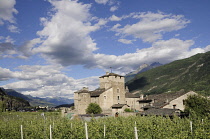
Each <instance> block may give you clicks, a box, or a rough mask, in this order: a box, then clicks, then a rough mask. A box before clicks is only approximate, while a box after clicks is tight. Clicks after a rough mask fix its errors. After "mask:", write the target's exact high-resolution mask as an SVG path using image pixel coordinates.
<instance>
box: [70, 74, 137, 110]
mask: <svg viewBox="0 0 210 139" xmlns="http://www.w3.org/2000/svg"><path fill="white" fill-rule="evenodd" d="M99 81H100V87H99V88H98V89H96V90H94V91H89V90H88V88H86V87H84V88H83V89H81V90H79V91H77V92H75V93H74V103H75V109H76V111H77V113H78V114H85V113H86V112H85V110H86V109H87V107H88V105H89V104H90V103H96V104H99V106H100V107H101V108H102V110H103V113H112V114H115V113H120V112H123V111H124V109H125V108H131V109H138V108H139V107H138V106H137V105H139V103H138V102H137V100H139V97H138V96H135V95H133V94H131V93H129V91H128V88H125V79H124V76H121V75H118V74H115V73H108V72H107V73H106V75H104V76H101V77H99Z"/></svg>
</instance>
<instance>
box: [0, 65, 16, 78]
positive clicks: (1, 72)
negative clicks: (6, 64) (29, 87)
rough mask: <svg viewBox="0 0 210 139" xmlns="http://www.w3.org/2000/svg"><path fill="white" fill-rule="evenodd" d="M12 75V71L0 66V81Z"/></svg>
mask: <svg viewBox="0 0 210 139" xmlns="http://www.w3.org/2000/svg"><path fill="white" fill-rule="evenodd" d="M13 77H14V74H13V72H12V71H10V70H9V69H6V68H1V67H0V81H5V80H9V79H12V78H13Z"/></svg>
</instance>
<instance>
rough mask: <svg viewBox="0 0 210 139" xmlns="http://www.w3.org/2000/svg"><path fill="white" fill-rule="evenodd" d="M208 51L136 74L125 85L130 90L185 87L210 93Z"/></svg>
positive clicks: (145, 91) (151, 91)
mask: <svg viewBox="0 0 210 139" xmlns="http://www.w3.org/2000/svg"><path fill="white" fill-rule="evenodd" d="M209 69H210V52H206V53H200V54H196V55H194V56H192V57H189V58H186V59H182V60H176V61H173V62H171V63H169V64H165V65H162V66H159V67H157V68H154V69H150V70H148V71H145V72H142V73H139V74H137V75H136V76H135V77H134V78H133V79H132V80H130V81H128V82H127V83H126V85H127V86H128V88H129V90H130V91H131V92H133V93H134V92H135V93H139V94H158V93H164V92H171V91H172V92H173V91H179V90H181V89H185V90H186V91H187V90H188V91H196V92H198V93H201V94H203V95H210V87H209V84H210V70H209Z"/></svg>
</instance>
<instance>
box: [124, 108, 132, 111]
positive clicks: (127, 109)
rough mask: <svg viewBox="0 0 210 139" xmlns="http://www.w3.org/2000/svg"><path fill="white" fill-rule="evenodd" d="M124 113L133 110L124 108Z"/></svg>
mask: <svg viewBox="0 0 210 139" xmlns="http://www.w3.org/2000/svg"><path fill="white" fill-rule="evenodd" d="M124 111H125V112H133V110H131V109H129V108H125V110H124Z"/></svg>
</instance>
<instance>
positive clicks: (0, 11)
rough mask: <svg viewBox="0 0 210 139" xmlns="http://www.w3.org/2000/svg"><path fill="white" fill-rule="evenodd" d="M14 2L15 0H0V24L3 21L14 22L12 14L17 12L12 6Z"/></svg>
mask: <svg viewBox="0 0 210 139" xmlns="http://www.w3.org/2000/svg"><path fill="white" fill-rule="evenodd" d="M15 4H16V1H15V0H0V25H3V24H4V21H8V22H10V23H15V18H14V16H13V14H17V13H18V11H17V10H16V9H15V8H14V6H15Z"/></svg>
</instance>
